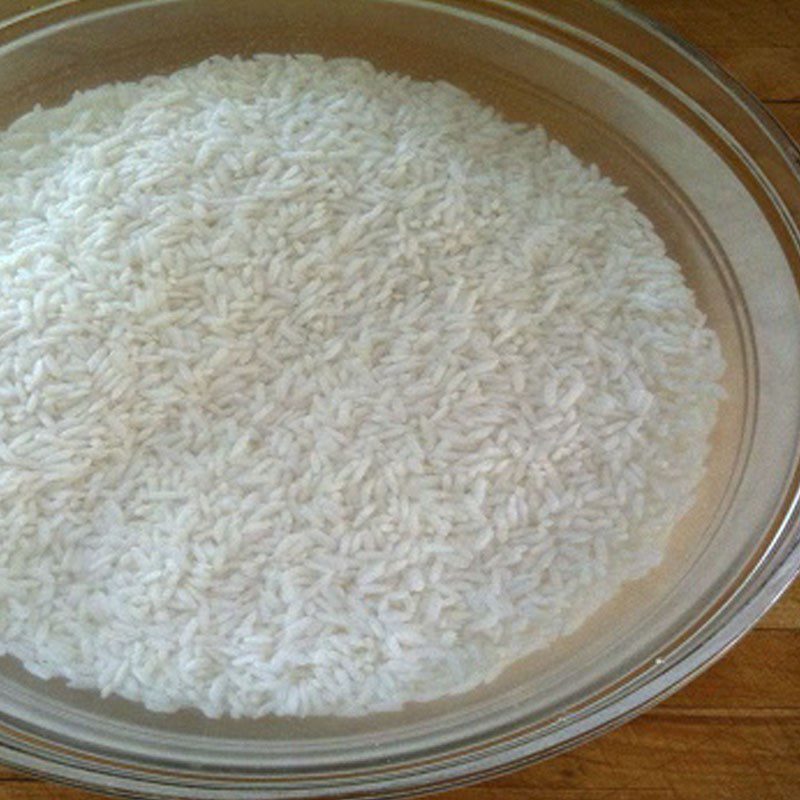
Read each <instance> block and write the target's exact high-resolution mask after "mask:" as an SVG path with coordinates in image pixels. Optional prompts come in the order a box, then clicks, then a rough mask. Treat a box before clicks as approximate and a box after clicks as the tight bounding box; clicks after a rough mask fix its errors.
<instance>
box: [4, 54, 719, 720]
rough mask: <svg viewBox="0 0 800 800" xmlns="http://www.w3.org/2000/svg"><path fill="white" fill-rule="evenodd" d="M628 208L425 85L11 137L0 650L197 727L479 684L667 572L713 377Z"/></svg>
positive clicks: (568, 159) (150, 85)
mask: <svg viewBox="0 0 800 800" xmlns="http://www.w3.org/2000/svg"><path fill="white" fill-rule="evenodd" d="M623 195H624V190H623V189H621V188H620V187H618V186H616V185H614V184H613V183H612V182H611V181H609V180H608V179H606V178H604V177H602V176H601V175H600V173H599V171H598V170H597V169H596V168H595V167H586V166H584V165H582V164H581V163H580V162H579V161H578V160H577V159H576V158H575V157H574V156H573V155H572V154H571V153H570V152H569V150H567V149H566V148H565V147H564V146H562V145H560V144H558V143H557V142H554V141H551V140H549V139H548V137H547V136H546V134H545V133H544V132H543V131H542V130H540V129H538V130H531V129H529V128H526V127H524V126H521V125H512V124H509V123H508V122H506V121H504V120H502V119H501V118H500V117H499V116H498V115H497V113H495V112H494V111H493V110H492V109H490V108H487V107H485V106H482V105H479V104H478V103H477V102H475V101H474V100H472V99H470V98H469V97H468V96H467V95H465V94H464V93H463V92H461V91H459V90H457V89H455V88H454V87H452V86H450V85H447V84H444V83H423V82H416V81H413V80H410V79H408V78H405V77H400V76H397V75H388V74H383V73H380V72H377V71H376V70H375V69H374V68H373V67H371V66H370V65H369V64H367V63H365V62H362V61H355V60H336V61H324V60H322V59H320V58H317V57H312V56H302V57H286V56H274V55H265V56H259V57H256V58H254V59H252V60H226V59H222V58H216V59H212V60H210V61H207V62H205V63H202V64H200V65H198V66H195V67H192V68H189V69H185V70H182V71H181V72H178V73H176V74H174V75H170V76H168V77H152V78H148V79H147V80H144V81H142V82H140V83H136V84H120V85H108V86H103V87H101V88H99V89H96V90H93V91H90V92H86V93H84V94H79V95H76V96H75V97H74V98H73V99H72V100H71V101H70V102H69V103H68V104H67V105H65V106H64V107H62V108H59V109H53V110H41V109H37V110H35V111H33V112H32V113H30V114H28V115H26V116H25V117H23V118H22V119H20V120H18V121H17V122H16V123H15V124H14V125H12V127H11V128H10V130H8V131H6V132H4V133H2V134H0V286H1V287H2V292H0V520H2V528H1V529H0V654H3V653H5V654H10V655H12V656H15V657H16V658H18V659H20V660H21V661H22V663H23V664H24V665H25V666H26V667H27V669H29V670H30V671H31V672H33V673H35V674H36V675H39V676H42V677H51V676H61V677H63V678H65V679H66V680H67V681H68V682H69V683H70V684H71V685H73V686H78V687H89V688H95V689H99V690H100V691H101V692H102V693H103V695H108V694H110V693H116V694H118V695H121V696H123V697H126V698H129V699H133V700H139V701H141V702H143V703H144V704H145V705H146V706H147V707H148V708H150V709H155V710H169V709H176V708H179V707H195V708H198V709H201V710H202V711H203V712H205V713H206V714H208V715H211V716H218V715H222V714H230V715H234V716H255V715H261V714H265V713H277V714H289V715H305V714H340V715H341V714H346V715H353V714H362V713H367V712H373V711H377V710H388V709H396V708H398V707H400V706H401V705H402V704H404V703H406V702H408V701H412V700H417V701H419V700H426V699H430V698H434V697H438V696H442V695H445V694H449V693H453V692H458V691H463V690H466V689H468V688H470V687H474V686H476V685H478V684H480V683H482V682H484V681H487V680H490V679H492V678H493V677H494V676H496V675H497V673H498V672H499V671H500V670H501V669H502V668H503V667H504V666H506V665H508V664H509V663H510V662H511V661H513V660H514V659H516V658H518V657H520V656H521V655H523V654H525V653H528V652H530V651H532V650H534V649H536V648H540V647H542V646H544V645H546V644H548V643H549V642H551V641H552V640H553V639H555V638H556V637H559V636H562V635H563V634H565V633H567V632H569V631H572V630H574V629H575V628H576V627H577V626H578V625H580V624H581V622H583V621H584V620H585V619H586V618H587V616H588V615H589V614H590V613H592V612H593V611H595V610H596V609H597V607H598V606H599V605H600V604H601V603H602V602H604V601H605V600H607V599H608V598H609V597H610V596H611V595H613V594H614V593H615V592H616V591H617V590H618V588H619V587H620V584H621V583H622V582H623V581H626V580H629V579H632V578H635V577H637V576H641V575H642V574H644V573H645V572H647V571H648V570H650V569H651V568H652V567H653V566H654V565H656V564H658V563H659V560H660V559H661V558H662V555H663V553H664V550H665V547H666V541H667V537H668V534H669V531H670V528H671V527H672V526H673V524H674V523H675V521H676V520H677V519H678V518H679V517H680V516H681V515H682V514H683V513H684V511H685V510H686V509H687V507H688V506H689V504H690V503H691V501H692V495H693V492H694V491H695V489H696V487H697V484H698V481H699V479H700V477H701V474H702V471H703V462H704V458H705V456H706V452H707V440H708V435H709V432H710V430H711V428H712V425H713V422H714V418H715V414H716V408H717V398H718V397H719V394H720V389H719V386H718V380H719V377H720V375H721V373H722V360H721V357H720V354H719V346H718V342H717V339H716V337H715V335H714V334H713V333H712V332H711V331H710V330H709V329H708V328H707V327H706V326H705V321H704V317H703V315H702V314H701V313H700V312H699V311H698V309H697V307H696V305H695V302H694V298H693V296H692V293H691V291H690V290H689V289H688V288H687V287H686V285H685V283H684V281H683V279H682V277H681V274H680V271H679V268H678V266H677V265H676V264H675V263H674V262H672V261H671V260H670V259H669V258H667V256H666V255H665V251H664V246H663V243H662V242H661V241H660V239H659V238H658V236H657V235H656V234H655V233H654V232H653V229H652V227H651V225H650V223H649V222H648V221H647V219H645V218H644V217H643V216H642V214H641V213H639V212H638V211H637V209H636V208H635V207H634V206H633V205H632V204H631V203H630V202H628V201H627V200H625V199H624V196H623Z"/></svg>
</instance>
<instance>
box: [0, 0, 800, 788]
mask: <svg viewBox="0 0 800 800" xmlns="http://www.w3.org/2000/svg"><path fill="white" fill-rule="evenodd" d="M632 5H635V6H638V7H639V8H640V9H642V10H643V11H645V12H646V13H648V14H650V15H651V16H652V17H654V18H656V19H658V20H661V21H662V22H664V23H666V24H667V25H669V26H670V27H672V28H673V29H674V30H676V31H678V32H679V33H682V34H683V35H685V36H686V37H687V38H688V39H690V40H691V41H693V42H694V43H695V44H697V45H699V46H700V47H702V48H703V49H705V50H706V51H707V52H708V53H710V54H711V55H712V56H713V57H714V58H716V59H717V60H718V61H719V62H720V63H721V64H722V65H723V66H725V67H726V68H727V69H728V71H729V72H731V73H732V74H733V75H735V76H736V77H737V78H739V80H741V81H742V82H743V83H744V84H745V85H747V86H748V87H750V89H751V90H753V91H754V92H755V93H756V94H757V95H758V96H759V97H760V98H761V99H762V100H764V101H765V102H766V103H767V105H768V107H769V108H770V110H771V111H772V113H773V114H775V116H776V117H777V118H778V119H779V120H780V121H781V122H782V123H783V125H784V126H785V127H786V128H787V130H788V131H789V132H790V133H791V134H792V135H793V136H794V137H795V139H796V140H798V141H800V0H634V1H633V2H632ZM93 797H94V798H96V797H97V796H96V795H91V794H88V793H86V792H82V791H79V790H75V789H67V788H64V787H59V786H54V785H52V784H48V783H43V782H41V781H38V780H36V779H33V778H30V777H27V776H24V775H19V774H16V773H14V772H11V771H9V770H4V769H3V768H2V767H0V800H91V798H93ZM440 797H441V798H442V800H800V582H798V583H796V584H795V585H794V587H793V588H792V589H791V590H790V591H789V592H788V594H787V595H786V596H785V597H784V598H783V599H782V600H781V601H780V602H779V603H778V604H777V605H776V607H775V608H774V609H773V610H772V611H771V612H770V614H769V615H768V616H767V617H766V618H765V619H764V620H763V621H762V623H761V624H760V625H759V626H758V628H757V629H756V630H755V631H753V632H752V633H750V634H749V635H748V636H747V637H746V638H745V639H744V640H743V641H742V642H741V643H740V644H739V645H738V646H737V647H736V648H735V649H734V650H733V651H732V652H731V653H730V654H728V655H727V656H726V657H725V658H724V659H723V660H722V661H721V662H720V663H719V664H717V665H716V666H714V667H712V668H711V670H709V671H708V672H707V673H705V674H704V675H702V676H701V677H700V678H698V679H697V680H696V681H694V682H693V683H692V684H690V685H689V686H687V687H686V688H684V689H683V690H682V691H681V692H679V693H678V694H676V695H675V696H673V697H672V698H670V699H669V700H667V701H666V702H665V703H663V704H661V705H660V706H658V707H657V708H656V709H654V710H653V711H651V712H649V713H647V714H645V715H644V716H642V717H639V718H638V719H636V720H634V721H633V722H630V723H628V724H627V725H625V726H623V727H622V728H620V729H619V730H617V731H615V732H613V733H611V734H608V735H607V736H604V737H602V738H600V739H598V740H596V741H594V742H592V743H590V744H588V745H585V746H584V747H581V748H579V749H578V750H576V751H573V752H572V753H568V754H566V755H563V756H561V757H559V758H557V759H554V760H552V761H548V762H545V763H543V764H538V765H536V766H533V767H530V768H528V769H526V770H523V771H521V772H517V773H514V774H511V775H508V776H506V777H502V778H498V779H496V780H493V781H490V782H488V783H484V784H481V785H478V786H474V787H469V788H465V789H458V790H455V791H451V792H447V793H445V794H443V795H440Z"/></svg>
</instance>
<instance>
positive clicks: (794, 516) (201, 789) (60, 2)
mask: <svg viewBox="0 0 800 800" xmlns="http://www.w3.org/2000/svg"><path fill="white" fill-rule="evenodd" d="M159 1H160V2H165V3H173V2H181V0H100V2H99V3H97V4H95V5H99V6H101V7H106V8H112V9H114V10H115V11H119V10H122V9H123V8H133V7H137V6H147V5H152V4H153V3H154V2H159ZM364 2H388V3H399V4H404V3H409V2H410V3H411V4H414V5H420V6H426V7H430V8H433V9H434V10H444V11H447V10H448V8H451V7H458V6H459V5H460V0H453V2H450V0H364ZM547 2H548V0H544V2H542V3H541V5H546V4H547ZM539 4H540V3H539V2H537V0H529V2H527V3H526V2H525V0H478V3H477V4H475V5H479V6H480V7H481V11H479V12H476V13H477V15H478V16H480V15H481V14H482V13H483V12H486V14H487V15H488V14H490V13H491V12H492V11H504V12H508V13H510V14H511V15H513V17H514V18H515V20H517V21H521V23H524V21H525V20H526V19H527V20H529V21H530V20H536V19H538V20H541V19H542V18H543V17H547V16H550V15H549V14H548V12H547V11H542V10H540V9H537V6H538V5H539ZM576 4H583V5H585V6H588V5H594V6H595V7H597V8H600V9H604V10H605V11H607V12H609V13H611V14H613V15H617V16H619V17H621V18H622V19H624V20H625V21H626V22H628V23H630V24H632V25H635V26H637V27H638V28H640V29H642V30H643V31H644V32H645V33H646V34H648V35H649V36H651V37H655V38H656V39H657V40H659V41H660V42H661V44H663V45H666V46H668V47H670V48H672V49H673V50H675V51H676V52H677V54H678V55H679V56H680V57H681V58H683V59H684V60H685V61H687V62H688V63H689V65H690V66H691V67H693V68H695V69H698V70H700V71H701V72H702V73H704V75H705V76H706V77H707V78H710V79H711V80H712V81H714V82H715V83H716V84H717V85H718V86H719V87H720V88H721V89H722V90H723V91H724V92H725V93H726V95H727V96H728V97H729V98H730V99H731V100H733V101H735V102H736V103H737V104H738V106H739V109H740V110H741V111H743V112H745V113H746V114H747V116H748V117H749V118H750V120H751V121H753V122H754V123H756V124H757V125H758V127H759V128H760V129H761V131H762V132H763V134H764V135H765V136H766V138H767V140H768V141H769V143H770V144H771V145H772V147H773V149H774V152H777V153H778V154H779V155H780V157H781V159H782V163H783V166H784V168H785V169H787V170H788V173H789V175H790V177H791V179H792V180H793V183H794V184H795V185H796V186H797V187H800V148H799V147H798V145H796V144H795V143H794V142H793V140H792V139H791V137H790V136H789V135H788V134H787V133H786V131H785V130H784V129H783V127H782V126H781V125H780V123H779V122H778V121H777V120H776V119H775V118H774V117H773V115H772V114H771V113H770V112H769V110H768V109H767V108H766V107H765V106H764V105H763V104H762V103H761V102H760V101H759V100H758V99H757V97H756V96H755V95H754V94H753V93H752V92H751V91H750V90H749V89H747V88H746V87H744V86H743V85H742V84H741V83H739V82H738V81H737V80H736V79H735V78H733V77H732V76H731V75H730V74H729V73H728V72H727V71H726V70H725V69H723V68H722V67H721V66H720V65H718V64H717V63H716V62H715V61H714V60H713V59H712V58H711V57H709V56H708V55H707V54H706V53H704V52H703V51H702V50H700V49H699V48H698V47H696V46H695V45H693V44H691V43H690V42H688V41H687V40H686V39H684V38H683V37H682V36H680V35H678V34H677V33H675V32H674V31H672V30H671V29H670V28H668V27H667V26H665V25H663V24H662V23H660V22H657V21H655V20H653V19H651V18H650V17H649V16H647V15H646V14H644V13H643V12H641V11H639V10H637V9H634V8H632V7H630V6H628V5H627V4H625V3H622V2H619V1H618V0H576ZM87 5H91V4H87ZM77 6H83V4H82V3H81V0H53V2H49V3H46V4H45V5H42V6H39V7H37V8H33V9H31V8H30V7H29V6H27V5H26V6H25V7H24V8H25V9H26V10H24V11H22V12H21V13H17V14H14V15H13V16H10V17H7V18H6V19H5V20H0V46H2V45H7V44H9V43H13V42H15V41H16V40H18V39H20V38H23V37H26V36H27V35H29V34H30V33H31V32H32V31H33V32H36V31H37V30H38V31H46V30H48V29H49V28H50V27H51V26H52V25H53V24H54V23H55V24H57V22H58V18H59V17H60V16H63V15H67V18H68V19H69V20H70V22H75V21H77V20H80V19H85V18H86V17H87V16H91V15H92V12H91V10H90V11H89V12H88V13H84V12H83V11H82V10H80V9H79V10H78V11H77V16H73V17H71V16H69V15H70V14H75V13H76V12H75V11H74V8H75V7H77ZM560 24H562V25H563V26H564V27H565V28H567V29H570V27H571V26H570V25H569V23H563V22H561V23H560ZM572 32H574V33H580V31H577V30H576V29H574V28H572ZM606 46H607V47H609V48H610V49H611V50H612V51H615V52H614V55H615V56H616V57H618V58H620V59H622V60H624V61H626V62H631V61H632V62H633V63H634V64H635V65H636V66H637V67H638V68H646V65H644V64H642V63H641V62H638V60H636V59H635V58H634V57H632V56H630V55H629V54H627V53H624V52H623V51H621V50H619V49H617V48H615V47H614V46H613V45H608V44H607V45H606ZM706 121H707V122H708V123H709V124H711V125H712V126H716V127H723V126H722V125H721V123H718V122H716V121H715V120H714V119H713V118H711V117H710V116H708V117H707V119H706ZM743 155H744V156H746V162H747V163H748V165H751V164H752V166H753V167H755V168H756V169H757V168H758V164H757V163H755V162H754V161H753V159H752V157H751V156H750V155H749V154H747V153H746V152H745V153H743ZM760 182H761V183H762V184H763V186H764V188H765V189H766V190H767V191H768V194H769V196H770V199H771V202H772V204H773V205H774V207H775V208H776V210H777V211H778V212H779V214H780V216H781V219H782V221H783V223H784V224H785V226H786V230H787V232H788V233H789V235H790V236H791V238H792V240H793V243H794V247H795V249H796V250H797V251H798V252H800V215H798V212H797V211H792V210H790V209H789V208H788V207H787V206H786V203H785V202H784V200H783V198H782V197H781V195H780V194H779V193H778V192H777V191H775V190H774V187H773V185H772V182H771V181H770V179H769V178H768V177H767V176H764V175H763V174H762V175H761V176H760ZM799 208H800V206H799ZM795 280H796V282H797V283H800V276H799V275H795ZM765 540H766V544H765V546H764V547H763V548H762V549H761V550H760V551H759V552H757V553H756V554H755V555H754V556H753V557H752V558H751V559H750V561H749V562H748V564H747V565H745V567H743V568H742V570H741V573H740V574H741V575H742V576H744V577H743V578H742V580H737V581H734V582H733V583H734V585H733V586H732V588H731V590H730V592H728V593H727V594H726V595H725V596H723V597H721V598H720V599H719V601H718V602H717V603H716V604H714V606H713V607H711V608H709V609H708V611H707V613H706V614H705V615H704V616H703V619H702V620H701V621H699V622H698V624H697V625H696V626H694V625H693V626H691V628H690V629H688V630H687V631H685V632H682V634H681V636H680V641H679V642H678V643H677V645H676V646H675V648H674V652H675V653H679V657H677V658H676V657H674V656H671V657H670V659H669V663H668V664H665V665H663V668H661V669H657V670H655V671H652V672H648V674H647V675H646V676H644V678H643V679H642V680H640V681H638V684H637V685H636V687H635V688H634V690H633V691H630V692H627V693H625V694H623V695H622V696H620V697H616V698H612V699H611V700H610V701H609V702H608V703H607V704H606V705H604V706H603V707H602V708H600V709H599V710H594V711H590V713H588V714H587V715H586V716H585V717H584V718H579V719H577V720H572V721H568V722H566V723H565V724H563V725H561V726H558V725H557V726H555V727H554V728H553V730H551V731H550V733H549V734H547V735H545V736H544V737H542V736H540V735H538V734H537V738H536V740H535V743H534V739H533V737H531V736H526V735H525V730H524V729H523V728H520V729H519V730H517V731H515V735H514V736H513V737H510V738H509V740H508V741H498V742H495V743H493V746H492V748H491V749H490V750H489V751H483V750H480V748H476V749H475V751H474V752H470V751H469V750H468V749H467V750H462V751H459V752H457V753H455V754H452V753H451V754H446V755H445V756H444V758H443V763H442V762H439V761H436V762H435V763H431V764H427V765H426V764H424V763H422V762H421V761H420V762H416V763H415V764H411V771H410V772H409V771H408V770H409V767H408V765H405V766H402V765H401V767H400V768H398V773H392V774H391V775H388V774H386V773H384V774H382V773H381V771H379V770H376V771H372V772H368V774H367V776H366V778H367V779H366V780H360V781H359V783H358V784H355V783H346V782H345V783H344V784H342V785H341V786H335V787H334V786H331V787H324V786H316V787H311V785H310V784H309V785H308V786H309V787H311V788H298V789H296V790H295V789H294V788H292V787H289V786H286V785H280V784H279V783H275V784H274V785H273V786H272V787H271V786H270V783H271V782H269V781H268V780H265V779H264V778H263V777H262V778H260V779H258V780H257V782H256V781H254V782H253V783H249V782H247V781H244V782H242V781H233V782H226V783H222V784H219V785H213V786H212V785H211V784H210V783H209V781H208V778H210V777H211V776H210V775H208V776H206V779H200V778H195V779H192V778H190V777H189V776H188V775H179V774H177V773H175V772H174V771H172V770H171V769H169V768H166V769H164V770H159V769H149V768H136V769H133V768H131V767H130V766H129V765H124V766H122V767H120V765H119V764H118V763H116V762H114V760H113V759H111V758H109V759H107V758H104V757H102V756H99V757H92V756H89V755H88V754H86V753H85V752H79V751H77V750H75V749H74V748H73V747H71V746H70V745H69V744H67V745H65V746H61V745H57V744H55V743H54V742H52V741H47V740H45V739H43V738H41V737H40V736H39V735H37V732H35V731H31V732H30V735H29V736H25V735H21V733H20V731H19V729H18V727H17V726H16V725H12V724H11V723H12V720H11V718H10V717H8V716H7V715H5V714H4V712H2V710H0V763H5V764H8V765H9V766H11V767H13V768H15V769H21V770H24V771H27V772H30V773H33V774H36V775H40V776H42V777H46V778H49V779H56V780H58V781H60V782H63V783H68V784H73V785H76V786H82V787H85V788H89V789H94V790H96V791H97V790H100V791H103V792H106V793H113V794H136V795H137V796H140V797H144V796H147V797H164V796H167V794H171V795H172V796H181V797H193V798H197V800H201V798H231V800H232V798H234V797H236V798H244V797H252V798H255V797H267V796H278V795H275V794H273V792H275V791H277V792H278V793H279V796H284V797H288V796H291V797H309V796H319V795H320V793H324V794H329V795H331V796H346V797H373V796H378V794H380V796H393V797H400V796H403V797H405V796H413V795H418V794H422V793H428V792H432V791H441V790H444V789H447V788H452V787H455V786H458V785H463V784H466V783H473V782H476V781H480V780H485V779H487V778H489V777H492V776H494V775H498V774H502V773H505V772H509V771H512V770H515V769H519V768H521V767H523V766H525V765H527V764H530V763H534V762H536V761H539V760H543V759H545V758H548V757H551V756H554V755H557V754H559V753H561V752H563V751H565V750H567V749H570V748H572V747H575V746H577V745H579V744H582V743H584V742H586V741H589V740H590V739H593V738H595V737H597V736H599V735H601V734H603V733H605V732H607V731H609V730H612V729H613V728H616V727H618V726H620V725H622V724H623V723H625V722H626V721H628V720H629V719H631V718H633V717H635V716H637V715H639V714H641V713H643V712H644V711H646V710H647V709H649V708H651V707H652V706H654V705H655V704H657V703H659V702H661V701H662V700H663V699H665V698H666V697H668V696H669V695H671V694H672V693H674V692H676V691H677V690H678V689H680V688H681V687H682V686H683V685H685V684H686V683H688V682H689V681H690V680H692V679H693V678H695V677H696V676H697V675H699V674H700V673H701V672H702V671H704V670H705V669H707V668H708V667H710V666H711V665H712V664H714V663H715V662H716V661H717V660H718V659H719V658H721V657H722V656H723V655H725V653H727V652H728V650H729V649H730V648H731V647H732V646H733V645H735V644H736V642H737V641H739V639H740V638H741V637H742V636H744V634H746V633H747V632H748V631H749V630H750V629H751V628H752V627H753V626H754V625H755V624H756V623H757V621H758V620H759V619H760V618H761V617H762V616H763V615H764V614H765V613H766V612H767V611H768V610H769V609H770V608H771V607H772V605H773V604H774V603H775V602H776V601H777V600H778V599H779V598H780V596H781V595H782V594H783V592H784V591H785V590H786V589H787V588H788V587H789V586H790V584H791V583H792V581H793V579H794V578H795V577H796V576H797V575H798V573H800V468H799V467H798V464H797V462H796V461H795V464H794V466H793V473H792V476H791V480H790V482H789V485H788V488H787V491H786V494H785V500H784V503H783V506H782V507H781V508H780V509H779V510H777V511H776V515H775V521H774V523H773V525H772V527H771V530H770V531H768V532H765ZM745 587H749V588H750V589H751V592H750V593H749V594H748V595H747V596H746V597H744V596H743V594H744V593H743V591H742V590H743V589H744V588H745ZM712 625H713V630H712V631H711V632H710V635H708V636H705V637H703V636H702V635H701V633H702V632H703V631H706V632H708V631H707V630H706V629H707V628H711V627H712ZM684 633H685V635H684ZM626 678H630V676H629V675H628V676H626ZM387 777H389V778H390V780H391V784H390V785H388V786H387V784H386V783H385V781H386V780H387ZM329 779H330V777H329V776H328V777H326V780H329ZM195 781H199V782H195ZM324 789H327V791H323V790H324ZM176 793H177V794H176Z"/></svg>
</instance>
